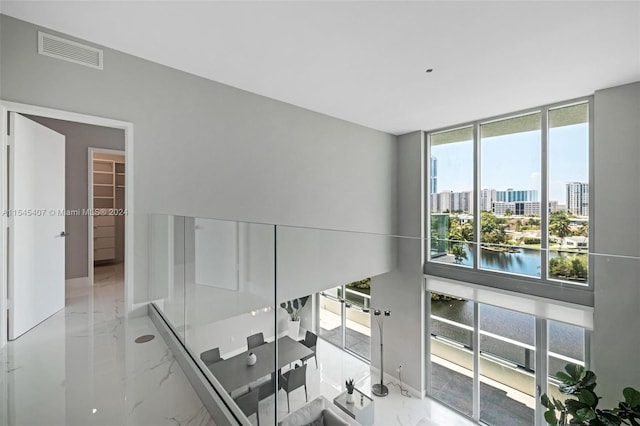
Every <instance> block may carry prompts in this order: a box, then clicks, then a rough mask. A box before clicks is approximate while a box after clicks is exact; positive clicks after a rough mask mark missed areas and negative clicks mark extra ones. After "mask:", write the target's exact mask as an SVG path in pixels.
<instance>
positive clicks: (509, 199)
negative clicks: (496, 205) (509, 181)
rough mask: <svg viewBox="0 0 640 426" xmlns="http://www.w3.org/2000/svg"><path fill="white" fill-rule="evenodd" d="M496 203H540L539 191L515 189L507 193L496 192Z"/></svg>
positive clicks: (509, 189)
mask: <svg viewBox="0 0 640 426" xmlns="http://www.w3.org/2000/svg"><path fill="white" fill-rule="evenodd" d="M496 201H501V202H505V203H515V202H517V201H538V191H537V190H536V189H513V188H508V189H507V190H506V191H496Z"/></svg>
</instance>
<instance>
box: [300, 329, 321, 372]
mask: <svg viewBox="0 0 640 426" xmlns="http://www.w3.org/2000/svg"><path fill="white" fill-rule="evenodd" d="M300 343H302V344H303V345H305V346H306V347H308V348H309V349H311V350H312V351H313V353H312V354H311V355H307V356H305V357H304V358H302V359H301V360H300V361H302V362H303V363H304V364H306V363H307V360H310V359H311V358H315V359H316V370H317V369H318V357H317V356H316V344H317V343H318V336H317V335H316V334H315V333H312V332H310V331H307V333H306V334H305V335H304V340H300Z"/></svg>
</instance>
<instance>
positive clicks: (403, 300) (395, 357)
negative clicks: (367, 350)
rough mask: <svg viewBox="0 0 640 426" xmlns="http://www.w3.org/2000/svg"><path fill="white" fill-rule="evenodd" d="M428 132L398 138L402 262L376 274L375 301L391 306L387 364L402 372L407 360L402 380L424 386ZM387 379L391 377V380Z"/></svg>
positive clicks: (374, 346)
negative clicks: (424, 167) (425, 150)
mask: <svg viewBox="0 0 640 426" xmlns="http://www.w3.org/2000/svg"><path fill="white" fill-rule="evenodd" d="M423 157H424V155H423V141H422V132H414V133H409V134H407V135H403V136H400V137H399V138H398V163H399V164H402V167H399V168H398V234H399V235H402V236H405V237H413V238H398V239H397V241H396V243H397V247H398V255H397V262H398V263H397V267H396V268H395V269H394V270H393V271H392V272H390V273H387V274H384V275H380V276H376V277H373V278H372V283H371V306H373V307H375V308H378V309H389V310H391V316H390V317H388V318H385V319H384V370H385V372H386V373H387V374H390V375H392V376H393V377H396V378H397V373H396V368H397V367H398V365H400V364H402V366H403V373H402V380H403V382H404V383H406V384H408V385H409V386H411V387H412V388H413V389H415V390H416V391H418V392H419V393H422V392H423V387H424V383H423V381H424V380H423V378H424V369H425V363H424V361H423V357H422V355H423V352H424V348H423V336H424V330H425V328H424V327H425V322H424V313H423V312H424V292H423V289H422V280H423V275H422V261H423V260H422V259H423V254H422V251H423V245H422V240H420V239H419V238H421V236H422V233H423V230H422V227H423V225H422V219H421V218H422V209H423V190H422V182H423V172H422V163H423V162H422V159H423ZM374 318H375V317H374V316H372V319H371V365H372V366H373V367H376V368H379V366H380V350H379V349H380V336H379V332H378V327H377V325H376V322H375V321H376V320H375V319H374ZM385 382H386V380H385Z"/></svg>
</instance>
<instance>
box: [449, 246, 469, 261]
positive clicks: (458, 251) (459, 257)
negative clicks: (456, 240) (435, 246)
mask: <svg viewBox="0 0 640 426" xmlns="http://www.w3.org/2000/svg"><path fill="white" fill-rule="evenodd" d="M451 254H453V258H454V260H455V262H456V263H462V261H463V260H464V259H466V258H467V252H466V251H465V250H464V247H463V246H462V244H456V245H455V246H453V248H452V249H451Z"/></svg>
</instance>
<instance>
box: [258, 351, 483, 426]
mask: <svg viewBox="0 0 640 426" xmlns="http://www.w3.org/2000/svg"><path fill="white" fill-rule="evenodd" d="M317 354H318V368H317V369H316V365H315V362H314V360H313V359H311V360H309V361H308V367H307V390H308V394H309V400H312V399H314V398H316V397H317V396H319V395H323V396H324V397H325V398H327V399H328V400H329V401H333V398H335V397H336V396H338V395H339V394H340V393H341V392H343V391H344V390H345V386H344V381H345V379H346V378H347V377H352V378H354V379H355V381H356V388H357V389H359V390H361V391H362V392H363V393H364V394H366V395H368V396H369V397H371V398H373V400H374V404H375V405H374V407H375V424H376V425H381V426H392V425H399V426H409V425H411V426H413V425H420V426H472V425H475V424H476V423H474V422H472V421H470V420H468V419H466V418H465V417H463V416H461V415H459V414H458V413H456V412H454V411H453V410H450V409H449V408H447V407H445V406H443V405H442V404H439V403H437V402H435V401H433V400H431V399H429V398H424V399H419V398H413V397H406V396H403V395H401V394H400V389H399V388H398V387H397V386H394V385H389V395H388V396H386V397H384V398H379V397H376V396H372V395H371V383H372V380H373V381H374V382H376V381H377V380H378V378H377V376H375V375H372V374H371V372H370V366H369V364H367V363H365V362H363V361H361V360H360V359H358V358H356V357H354V356H353V355H350V354H349V353H347V352H344V351H342V350H340V349H338V348H337V347H335V346H334V345H332V344H330V343H328V342H326V341H324V340H322V339H318V349H317ZM289 399H290V403H291V411H294V410H296V409H298V408H300V407H302V406H303V405H304V404H305V394H304V389H303V388H300V389H298V390H295V391H293V392H292V393H291V394H290V396H289ZM274 410H275V397H274V396H270V397H268V398H266V399H264V400H263V401H261V402H260V419H261V424H263V423H262V422H265V423H266V424H272V423H273V422H274ZM286 414H287V398H286V393H285V392H284V391H282V390H281V391H280V392H278V418H282V417H284V416H285V415H286ZM267 419H268V422H267V421H266V420H267ZM250 420H252V422H253V424H256V422H255V416H253V417H251V418H250Z"/></svg>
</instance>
